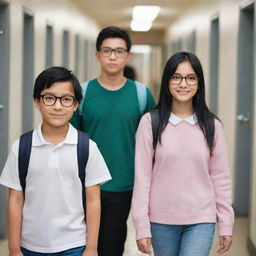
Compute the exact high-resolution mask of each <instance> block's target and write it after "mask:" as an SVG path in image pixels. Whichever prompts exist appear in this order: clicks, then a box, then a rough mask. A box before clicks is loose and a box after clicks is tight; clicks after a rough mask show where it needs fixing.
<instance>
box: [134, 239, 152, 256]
mask: <svg viewBox="0 0 256 256" xmlns="http://www.w3.org/2000/svg"><path fill="white" fill-rule="evenodd" d="M137 246H138V249H139V250H140V251H141V252H143V253H147V254H149V255H151V238H149V237H147V238H142V239H140V240H137Z"/></svg>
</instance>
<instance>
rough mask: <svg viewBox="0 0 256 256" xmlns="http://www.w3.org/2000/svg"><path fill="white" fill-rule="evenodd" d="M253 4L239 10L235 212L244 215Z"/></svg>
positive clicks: (247, 188) (247, 186) (247, 187)
mask: <svg viewBox="0 0 256 256" xmlns="http://www.w3.org/2000/svg"><path fill="white" fill-rule="evenodd" d="M253 31H254V5H251V6H250V7H248V8H246V9H243V10H241V11H240V21H239V33H238V35H239V38H238V72H237V75H238V77H237V82H238V84H237V111H236V113H237V121H236V157H235V161H236V162H235V168H236V170H235V194H234V208H235V211H236V215H238V216H247V215H248V212H249V193H250V172H251V147H252V144H251V143H252V127H253V123H252V116H253V113H252V111H253V108H252V106H253V81H254V74H253V70H254V68H253V55H254V54H253V52H254V51H253V46H254V32H253Z"/></svg>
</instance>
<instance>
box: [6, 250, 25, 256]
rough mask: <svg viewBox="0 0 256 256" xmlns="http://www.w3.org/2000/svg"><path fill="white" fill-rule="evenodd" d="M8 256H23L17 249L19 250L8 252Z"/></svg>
mask: <svg viewBox="0 0 256 256" xmlns="http://www.w3.org/2000/svg"><path fill="white" fill-rule="evenodd" d="M9 256H23V253H22V252H21V250H20V249H19V250H16V251H10V252H9Z"/></svg>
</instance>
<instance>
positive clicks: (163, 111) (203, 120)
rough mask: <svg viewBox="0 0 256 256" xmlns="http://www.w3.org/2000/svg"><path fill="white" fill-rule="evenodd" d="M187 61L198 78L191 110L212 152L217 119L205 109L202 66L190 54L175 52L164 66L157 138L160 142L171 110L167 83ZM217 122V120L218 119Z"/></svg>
mask: <svg viewBox="0 0 256 256" xmlns="http://www.w3.org/2000/svg"><path fill="white" fill-rule="evenodd" d="M184 61H188V62H189V63H190V64H191V66H192V68H193V69H194V71H195V73H196V75H197V76H198V78H199V83H198V90H197V93H196V94H195V95H194V97H193V103H192V104H193V110H194V112H195V115H196V118H197V121H198V124H199V126H200V128H201V130H202V132H203V134H204V137H205V139H206V141H207V144H208V147H209V149H210V152H212V148H213V143H214V132H215V125H214V119H215V118H216V119H218V118H217V116H216V115H214V114H213V113H212V112H211V111H210V110H209V109H208V107H207V105H206V102H205V82H204V74H203V69H202V65H201V63H200V61H199V59H198V58H197V57H196V55H195V54H193V53H190V52H177V53H175V54H174V55H172V56H171V57H170V58H169V60H168V61H167V63H166V65H165V69H164V72H163V76H162V82H161V89H160V98H159V102H158V104H157V106H156V109H157V111H158V114H159V124H158V127H157V138H158V140H159V142H161V135H162V132H163V130H164V129H165V127H166V125H167V123H168V120H169V117H170V112H171V109H172V95H171V93H170V91H169V81H170V79H171V77H172V75H173V74H174V73H175V71H176V69H177V67H178V65H179V64H180V63H182V62H184ZM218 120H219V119H218Z"/></svg>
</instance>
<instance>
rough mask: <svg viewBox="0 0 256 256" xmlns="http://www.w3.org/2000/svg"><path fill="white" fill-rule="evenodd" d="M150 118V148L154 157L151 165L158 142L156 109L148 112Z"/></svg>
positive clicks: (157, 114) (157, 115)
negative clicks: (151, 138)
mask: <svg viewBox="0 0 256 256" xmlns="http://www.w3.org/2000/svg"><path fill="white" fill-rule="evenodd" d="M150 117H151V127H152V137H153V140H152V146H153V150H154V155H153V165H154V163H155V152H156V145H157V140H158V136H157V134H158V129H159V128H158V126H159V113H158V110H157V109H153V110H151V111H150Z"/></svg>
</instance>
